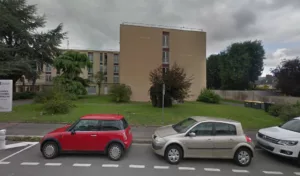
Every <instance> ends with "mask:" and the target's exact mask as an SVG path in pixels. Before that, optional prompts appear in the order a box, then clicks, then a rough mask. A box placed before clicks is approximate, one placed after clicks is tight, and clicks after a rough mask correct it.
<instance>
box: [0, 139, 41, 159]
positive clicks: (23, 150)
mask: <svg viewBox="0 0 300 176" xmlns="http://www.w3.org/2000/svg"><path fill="white" fill-rule="evenodd" d="M36 144H38V142H36V143H35V144H32V145H30V146H28V147H26V148H23V149H22V150H19V151H17V152H16V153H13V154H11V155H9V156H7V157H5V158H2V159H1V160H0V162H3V161H4V160H7V159H8V158H11V157H13V156H15V155H16V154H19V153H21V152H23V151H25V150H27V149H29V148H31V147H33V146H35V145H36Z"/></svg>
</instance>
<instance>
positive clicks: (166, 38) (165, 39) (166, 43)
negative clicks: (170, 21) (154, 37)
mask: <svg viewBox="0 0 300 176" xmlns="http://www.w3.org/2000/svg"><path fill="white" fill-rule="evenodd" d="M163 47H164V48H168V47H169V35H166V34H163Z"/></svg>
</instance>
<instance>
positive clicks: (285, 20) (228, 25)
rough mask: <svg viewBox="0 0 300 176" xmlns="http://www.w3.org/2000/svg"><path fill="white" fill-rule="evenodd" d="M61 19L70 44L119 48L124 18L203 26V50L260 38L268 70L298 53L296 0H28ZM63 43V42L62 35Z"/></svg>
mask: <svg viewBox="0 0 300 176" xmlns="http://www.w3.org/2000/svg"><path fill="white" fill-rule="evenodd" d="M28 3H29V4H37V6H38V8H39V13H41V14H45V15H46V17H47V25H46V28H48V29H51V28H54V27H56V26H57V25H58V24H59V23H63V24H64V29H65V31H67V32H68V38H69V48H75V49H96V50H102V49H104V50H109V49H112V50H119V25H120V23H122V22H134V23H146V24H157V25H169V26H179V27H182V26H184V27H189V28H201V29H203V30H204V31H206V32H207V56H209V55H210V54H213V53H218V52H220V51H221V50H224V49H225V48H226V46H228V45H230V44H231V43H232V42H237V41H243V40H256V39H258V40H262V41H263V44H264V48H265V50H266V58H267V59H266V60H265V62H264V63H265V70H264V73H263V75H265V74H267V73H269V71H270V68H274V67H275V66H276V65H278V64H279V63H280V61H281V60H282V59H284V58H287V59H290V58H293V57H295V56H300V0H28ZM62 46H63V47H66V46H67V41H64V43H63V45H62Z"/></svg>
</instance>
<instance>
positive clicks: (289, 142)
mask: <svg viewBox="0 0 300 176" xmlns="http://www.w3.org/2000/svg"><path fill="white" fill-rule="evenodd" d="M277 144H279V145H288V146H293V145H297V144H298V141H286V140H280V141H278V142H277Z"/></svg>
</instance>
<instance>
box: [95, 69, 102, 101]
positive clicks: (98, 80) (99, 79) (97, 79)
mask: <svg viewBox="0 0 300 176" xmlns="http://www.w3.org/2000/svg"><path fill="white" fill-rule="evenodd" d="M103 80H104V74H103V72H101V71H98V72H97V73H96V75H95V82H96V84H97V86H98V95H99V96H100V94H101V86H102V82H103Z"/></svg>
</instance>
